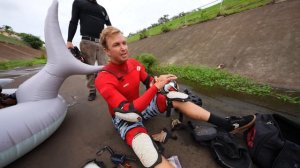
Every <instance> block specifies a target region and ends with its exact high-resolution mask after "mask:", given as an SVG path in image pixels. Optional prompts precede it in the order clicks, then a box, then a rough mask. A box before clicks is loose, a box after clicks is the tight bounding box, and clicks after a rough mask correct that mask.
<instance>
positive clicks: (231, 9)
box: [127, 0, 272, 43]
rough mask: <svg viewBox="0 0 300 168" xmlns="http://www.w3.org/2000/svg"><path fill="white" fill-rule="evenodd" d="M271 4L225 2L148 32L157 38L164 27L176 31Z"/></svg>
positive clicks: (238, 0) (263, 1)
mask: <svg viewBox="0 0 300 168" xmlns="http://www.w3.org/2000/svg"><path fill="white" fill-rule="evenodd" d="M271 2H272V0H224V1H223V2H222V3H220V4H216V5H214V6H211V7H209V8H206V9H200V8H199V9H195V10H193V11H191V12H187V13H185V15H184V16H181V17H176V18H174V19H170V21H168V22H166V23H163V24H158V25H157V26H153V27H152V26H150V27H149V28H147V29H146V30H147V34H148V36H155V35H158V34H161V33H163V30H162V29H163V27H167V28H168V29H169V30H175V29H179V28H181V27H184V26H189V25H193V24H197V23H201V22H205V21H209V20H212V19H214V18H216V17H218V16H227V15H231V14H235V13H239V12H242V11H246V10H249V9H254V8H257V7H260V6H264V5H266V4H269V3H271ZM140 34H141V31H139V32H137V33H135V34H132V35H130V36H129V37H128V38H127V40H128V42H129V43H130V42H135V41H138V40H140Z"/></svg>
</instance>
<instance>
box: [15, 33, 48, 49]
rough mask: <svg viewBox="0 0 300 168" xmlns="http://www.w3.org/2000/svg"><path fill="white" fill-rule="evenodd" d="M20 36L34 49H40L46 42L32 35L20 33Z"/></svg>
mask: <svg viewBox="0 0 300 168" xmlns="http://www.w3.org/2000/svg"><path fill="white" fill-rule="evenodd" d="M19 35H20V36H21V38H22V40H23V41H25V42H26V43H28V44H29V45H30V46H31V47H32V48H34V49H40V48H41V47H42V46H43V44H44V42H43V41H42V40H41V39H40V38H39V37H37V36H34V35H32V34H26V33H20V34H19Z"/></svg>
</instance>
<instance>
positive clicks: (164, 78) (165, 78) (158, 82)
mask: <svg viewBox="0 0 300 168" xmlns="http://www.w3.org/2000/svg"><path fill="white" fill-rule="evenodd" d="M176 79H177V77H176V76H175V75H173V74H167V75H160V76H159V77H154V81H155V83H154V85H155V86H156V87H157V89H161V88H163V87H164V86H165V84H167V83H169V82H170V81H171V80H176Z"/></svg>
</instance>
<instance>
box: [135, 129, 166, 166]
mask: <svg viewBox="0 0 300 168" xmlns="http://www.w3.org/2000/svg"><path fill="white" fill-rule="evenodd" d="M132 149H133V151H134V153H135V154H136V155H137V157H138V158H139V160H140V161H141V163H142V164H143V166H145V167H154V166H156V165H157V164H159V163H161V161H162V158H161V155H160V153H159V152H158V151H157V149H156V147H155V145H154V144H153V141H152V140H151V138H150V136H149V135H148V134H145V133H140V134H137V135H136V136H135V137H134V139H133V140H132Z"/></svg>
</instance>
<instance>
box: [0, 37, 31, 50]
mask: <svg viewBox="0 0 300 168" xmlns="http://www.w3.org/2000/svg"><path fill="white" fill-rule="evenodd" d="M0 42H3V43H8V44H14V45H18V46H26V47H30V46H29V45H28V44H27V43H25V42H24V41H22V40H19V39H17V38H13V37H7V36H5V35H3V34H0Z"/></svg>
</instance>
